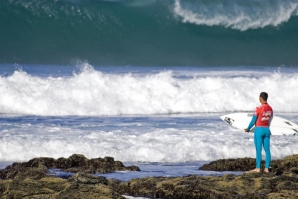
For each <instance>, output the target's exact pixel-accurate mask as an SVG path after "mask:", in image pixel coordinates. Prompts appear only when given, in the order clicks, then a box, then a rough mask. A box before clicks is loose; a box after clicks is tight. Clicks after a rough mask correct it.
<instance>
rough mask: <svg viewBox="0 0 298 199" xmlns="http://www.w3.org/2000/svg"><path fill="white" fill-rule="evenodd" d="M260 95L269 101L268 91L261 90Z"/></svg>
mask: <svg viewBox="0 0 298 199" xmlns="http://www.w3.org/2000/svg"><path fill="white" fill-rule="evenodd" d="M260 97H261V98H262V99H263V100H265V101H266V102H267V99H268V93H266V92H261V94H260Z"/></svg>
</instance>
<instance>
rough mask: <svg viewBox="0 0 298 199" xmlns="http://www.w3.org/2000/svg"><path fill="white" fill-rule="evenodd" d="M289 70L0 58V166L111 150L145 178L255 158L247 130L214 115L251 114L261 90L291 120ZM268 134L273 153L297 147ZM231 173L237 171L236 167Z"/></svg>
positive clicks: (293, 86)
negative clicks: (15, 62) (50, 62)
mask: <svg viewBox="0 0 298 199" xmlns="http://www.w3.org/2000/svg"><path fill="white" fill-rule="evenodd" d="M297 72H298V68H295V67H290V68H285V67H284V68H274V67H247V68H244V67H226V68H223V67H211V68H207V67H100V66H92V65H90V64H88V63H81V64H80V65H78V66H51V65H24V66H22V65H7V64H6V65H4V64H3V65H0V93H1V98H0V162H1V164H0V166H2V168H3V167H4V166H6V165H7V164H8V163H11V162H13V161H28V160H29V159H31V158H34V157H53V158H59V157H69V156H70V155H72V154H74V153H78V154H83V155H85V156H86V157H88V158H96V157H105V156H112V157H114V158H115V159H116V160H120V161H123V162H124V163H125V164H126V165H132V164H135V165H137V166H139V167H140V168H141V170H142V172H116V173H114V174H109V175H108V176H110V177H115V178H119V179H122V180H129V179H131V178H133V177H144V176H160V175H161V176H176V175H188V174H199V175H221V174H223V173H218V172H204V171H199V170H198V167H199V166H201V165H202V164H203V163H206V162H209V161H213V160H217V159H221V158H242V157H255V149H254V143H253V134H252V133H244V132H243V131H241V130H237V129H234V128H233V127H231V126H229V125H227V124H226V123H225V122H223V121H222V120H221V119H220V118H219V116H221V115H224V114H227V113H231V112H243V111H244V112H252V111H253V110H254V108H255V107H256V106H258V105H259V102H258V95H259V93H260V92H262V91H267V92H268V93H269V100H268V101H269V103H270V104H271V105H272V107H273V109H274V111H275V115H278V116H281V117H284V118H286V119H289V120H291V121H293V122H295V123H298V114H297V112H298V104H297V98H298V92H297V87H298V73H297ZM297 144H298V138H296V136H292V135H291V136H272V137H271V151H272V158H273V159H277V158H283V157H285V156H287V155H292V154H297V153H298V148H297ZM235 174H237V173H235Z"/></svg>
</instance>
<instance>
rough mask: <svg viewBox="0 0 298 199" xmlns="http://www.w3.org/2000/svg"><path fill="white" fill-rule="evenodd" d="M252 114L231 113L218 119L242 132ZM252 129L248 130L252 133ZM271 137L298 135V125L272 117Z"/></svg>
mask: <svg viewBox="0 0 298 199" xmlns="http://www.w3.org/2000/svg"><path fill="white" fill-rule="evenodd" d="M252 116H253V114H252V113H231V114H228V115H223V116H220V118H221V119H222V120H223V121H225V122H226V123H228V124H229V125H231V126H233V127H236V128H238V129H241V130H243V131H244V129H245V128H247V127H248V125H249V123H250V121H251V119H252ZM253 131H254V128H252V129H251V130H250V132H253ZM270 131H271V135H294V134H295V133H298V125H297V124H295V123H293V122H291V121H289V120H287V119H284V118H281V117H278V116H273V119H272V121H271V125H270Z"/></svg>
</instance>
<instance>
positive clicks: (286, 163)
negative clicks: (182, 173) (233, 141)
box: [199, 154, 298, 175]
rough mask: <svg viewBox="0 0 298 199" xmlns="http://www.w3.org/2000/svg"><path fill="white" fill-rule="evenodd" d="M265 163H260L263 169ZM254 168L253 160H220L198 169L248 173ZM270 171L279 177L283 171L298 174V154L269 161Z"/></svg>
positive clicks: (254, 161) (254, 160)
mask: <svg viewBox="0 0 298 199" xmlns="http://www.w3.org/2000/svg"><path fill="white" fill-rule="evenodd" d="M264 164H265V162H264V161H263V162H262V168H261V169H264ZM255 166H256V159H254V158H237V159H220V160H216V161H213V162H210V163H209V164H205V165H203V166H202V167H200V168H199V169H200V170H209V171H249V170H252V169H254V168H255ZM270 171H271V172H272V173H274V174H275V175H281V174H282V173H283V172H284V171H292V172H294V173H297V174H298V154H296V155H292V156H287V157H285V158H284V159H283V160H273V161H271V168H270Z"/></svg>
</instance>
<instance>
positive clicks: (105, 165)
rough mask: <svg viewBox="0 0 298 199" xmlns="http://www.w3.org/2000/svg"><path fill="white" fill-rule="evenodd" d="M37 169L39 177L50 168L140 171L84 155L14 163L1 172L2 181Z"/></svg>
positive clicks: (109, 159)
mask: <svg viewBox="0 0 298 199" xmlns="http://www.w3.org/2000/svg"><path fill="white" fill-rule="evenodd" d="M33 168H36V169H37V170H38V171H39V174H38V175H41V176H44V175H45V173H47V172H48V169H50V168H56V169H61V170H62V171H65V172H73V173H76V172H85V173H111V172H115V171H126V170H129V171H139V170H140V169H139V168H138V167H136V166H130V167H125V166H124V165H123V163H122V162H120V161H114V158H112V157H105V158H94V159H90V160H89V159H87V158H86V157H85V156H83V155H78V154H74V155H72V156H70V157H69V158H59V159H54V158H34V159H32V160H29V161H28V162H24V163H13V164H12V165H11V166H8V167H6V168H5V169H4V170H1V171H0V179H13V178H14V177H15V176H16V175H17V174H18V173H20V172H21V173H27V175H30V171H31V170H32V169H33Z"/></svg>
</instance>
